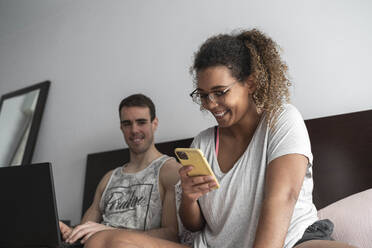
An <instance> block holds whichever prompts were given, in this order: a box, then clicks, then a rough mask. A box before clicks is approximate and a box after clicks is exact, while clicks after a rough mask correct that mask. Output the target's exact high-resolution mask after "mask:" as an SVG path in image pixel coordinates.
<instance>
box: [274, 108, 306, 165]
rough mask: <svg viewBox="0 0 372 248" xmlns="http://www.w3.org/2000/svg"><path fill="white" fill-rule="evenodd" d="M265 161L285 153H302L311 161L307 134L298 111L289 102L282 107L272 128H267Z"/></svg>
mask: <svg viewBox="0 0 372 248" xmlns="http://www.w3.org/2000/svg"><path fill="white" fill-rule="evenodd" d="M268 139H269V140H268V148H267V149H268V150H267V161H268V163H270V162H271V161H273V160H274V159H276V158H278V157H280V156H283V155H287V154H295V153H296V154H302V155H304V156H306V157H307V158H308V160H309V166H311V165H312V163H313V156H312V153H311V145H310V139H309V134H308V132H307V129H306V126H305V122H304V120H303V118H302V116H301V114H300V112H299V111H298V110H297V109H296V108H295V107H294V106H293V105H290V104H286V105H284V107H283V110H282V112H281V113H280V114H279V115H278V118H277V122H276V124H275V126H274V128H272V129H270V130H269V135H268Z"/></svg>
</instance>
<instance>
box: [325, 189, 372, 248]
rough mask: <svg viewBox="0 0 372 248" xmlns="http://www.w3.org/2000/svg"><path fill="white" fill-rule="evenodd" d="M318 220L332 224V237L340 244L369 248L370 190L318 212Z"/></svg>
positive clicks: (371, 206)
mask: <svg viewBox="0 0 372 248" xmlns="http://www.w3.org/2000/svg"><path fill="white" fill-rule="evenodd" d="M318 217H319V218H320V219H330V220H331V221H332V222H333V223H334V224H335V228H334V230H333V234H332V237H333V238H334V239H335V240H337V241H341V242H345V243H348V244H350V245H354V246H357V247H359V248H370V247H371V243H372V238H371V237H372V188H371V189H368V190H365V191H362V192H360V193H357V194H354V195H351V196H348V197H346V198H344V199H341V200H339V201H337V202H335V203H332V204H331V205H329V206H327V207H325V208H322V209H321V210H319V211H318Z"/></svg>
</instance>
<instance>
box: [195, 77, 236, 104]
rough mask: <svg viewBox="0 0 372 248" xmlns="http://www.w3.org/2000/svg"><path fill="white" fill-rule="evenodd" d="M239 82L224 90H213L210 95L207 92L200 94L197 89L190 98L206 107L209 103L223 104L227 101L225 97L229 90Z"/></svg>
mask: <svg viewBox="0 0 372 248" xmlns="http://www.w3.org/2000/svg"><path fill="white" fill-rule="evenodd" d="M237 82H238V81H235V82H233V83H231V84H229V85H227V86H226V88H225V89H223V90H213V91H211V92H209V93H207V92H200V91H199V89H195V90H194V91H193V92H191V93H190V96H191V98H192V100H193V101H194V102H195V103H197V104H199V105H206V104H208V102H209V101H211V102H214V103H221V102H223V100H224V99H225V95H226V93H227V92H229V90H230V89H231V88H232V87H233V86H234V84H235V83H237Z"/></svg>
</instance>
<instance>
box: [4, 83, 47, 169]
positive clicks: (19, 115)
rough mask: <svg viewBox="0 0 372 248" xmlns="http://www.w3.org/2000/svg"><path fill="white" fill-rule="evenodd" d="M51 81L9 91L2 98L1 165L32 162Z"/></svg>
mask: <svg viewBox="0 0 372 248" xmlns="http://www.w3.org/2000/svg"><path fill="white" fill-rule="evenodd" d="M49 86H50V81H45V82H42V83H38V84H35V85H32V86H30V87H27V88H23V89H20V90H17V91H14V92H10V93H8V94H5V95H3V96H2V97H1V102H0V167H5V166H12V165H22V164H29V163H31V160H32V155H33V152H34V147H35V144H36V138H37V134H38V132H39V126H40V122H41V118H42V115H43V112H44V106H45V102H46V99H47V96H48V91H49Z"/></svg>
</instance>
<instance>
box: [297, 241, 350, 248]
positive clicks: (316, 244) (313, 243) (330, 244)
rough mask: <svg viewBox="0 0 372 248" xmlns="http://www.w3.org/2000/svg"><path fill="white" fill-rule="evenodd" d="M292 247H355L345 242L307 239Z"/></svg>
mask: <svg viewBox="0 0 372 248" xmlns="http://www.w3.org/2000/svg"><path fill="white" fill-rule="evenodd" d="M293 248H357V247H356V246H351V245H348V244H345V243H341V242H337V241H328V240H309V241H305V242H303V243H301V244H298V245H296V246H295V247H293Z"/></svg>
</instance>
